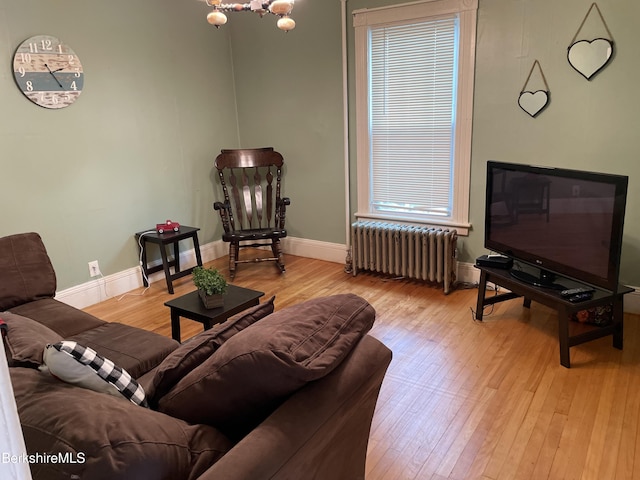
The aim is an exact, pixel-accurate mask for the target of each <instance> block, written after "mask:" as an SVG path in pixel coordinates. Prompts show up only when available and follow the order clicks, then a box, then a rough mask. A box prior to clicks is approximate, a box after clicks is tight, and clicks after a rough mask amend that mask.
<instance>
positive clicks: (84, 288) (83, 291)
mask: <svg viewBox="0 0 640 480" xmlns="http://www.w3.org/2000/svg"><path fill="white" fill-rule="evenodd" d="M282 250H283V252H284V253H285V254H289V255H295V256H299V257H307V258H315V259H318V260H325V261H327V262H334V263H341V264H344V263H345V259H346V256H347V249H346V246H345V245H342V244H339V243H329V242H320V241H317V240H307V239H304V238H296V237H287V238H284V239H283V240H282ZM200 252H201V255H202V261H203V262H204V263H207V262H210V261H212V260H215V259H216V258H220V257H223V256H225V255H227V253H228V244H226V243H224V242H223V241H222V240H218V241H215V242H211V243H207V244H205V245H201V246H200ZM195 262H196V257H195V253H194V251H193V249H191V250H187V251H184V252H181V254H180V264H181V265H185V266H188V265H194V264H195ZM158 263H159V261H158ZM140 270H141V268H140V267H139V266H138V267H133V268H129V269H127V270H123V271H121V272H117V273H114V274H112V275H107V276H106V277H100V278H98V279H96V280H91V281H89V282H86V283H83V284H81V285H77V286H75V287H71V288H67V289H65V290H62V291H60V292H57V293H56V298H57V299H58V300H60V301H62V302H65V303H67V304H69V305H72V306H74V307H76V308H85V307H88V306H89V305H94V304H96V303H99V302H102V301H104V300H107V299H108V298H111V297H117V296H120V295H124V294H125V293H127V292H130V291H131V290H134V289H136V288H140V287H141V286H142V285H143V284H142V275H141V272H140ZM457 278H458V281H459V282H464V283H472V284H473V283H475V284H477V283H478V282H479V281H480V271H479V270H478V269H477V268H475V267H474V266H473V263H464V262H458V275H457ZM149 281H150V282H151V283H154V282H158V281H161V282H164V281H165V278H164V273H163V272H156V273H154V274H153V275H151V277H150V278H149ZM632 288H633V289H634V291H633V292H631V293H629V294H627V295H625V296H624V311H625V312H626V313H633V314H640V287H632Z"/></svg>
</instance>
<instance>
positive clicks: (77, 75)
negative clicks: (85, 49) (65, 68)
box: [73, 67, 80, 78]
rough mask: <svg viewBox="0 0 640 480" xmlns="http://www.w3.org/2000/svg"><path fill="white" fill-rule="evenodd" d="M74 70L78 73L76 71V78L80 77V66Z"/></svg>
mask: <svg viewBox="0 0 640 480" xmlns="http://www.w3.org/2000/svg"><path fill="white" fill-rule="evenodd" d="M74 70H75V71H76V73H74V74H73V76H74V77H76V78H80V68H79V67H76V68H75V69H74Z"/></svg>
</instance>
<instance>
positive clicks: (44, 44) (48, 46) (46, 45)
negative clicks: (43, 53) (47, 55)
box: [41, 38, 53, 50]
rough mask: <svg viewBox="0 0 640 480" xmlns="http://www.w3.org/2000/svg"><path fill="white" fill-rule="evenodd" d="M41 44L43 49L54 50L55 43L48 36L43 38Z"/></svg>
mask: <svg viewBox="0 0 640 480" xmlns="http://www.w3.org/2000/svg"><path fill="white" fill-rule="evenodd" d="M41 45H42V49H43V50H53V44H52V42H51V40H49V39H48V38H45V39H43V40H42V42H41Z"/></svg>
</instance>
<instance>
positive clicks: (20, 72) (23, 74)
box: [18, 67, 26, 77]
mask: <svg viewBox="0 0 640 480" xmlns="http://www.w3.org/2000/svg"><path fill="white" fill-rule="evenodd" d="M18 73H19V74H20V76H21V77H24V76H25V74H26V72H25V70H24V67H18Z"/></svg>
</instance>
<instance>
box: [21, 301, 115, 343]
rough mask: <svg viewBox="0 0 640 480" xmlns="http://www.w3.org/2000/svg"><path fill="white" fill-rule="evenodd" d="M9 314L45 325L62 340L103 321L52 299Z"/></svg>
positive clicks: (25, 305) (22, 306)
mask: <svg viewBox="0 0 640 480" xmlns="http://www.w3.org/2000/svg"><path fill="white" fill-rule="evenodd" d="M11 313H15V314H17V315H22V316H23V317H28V318H30V319H32V320H35V321H36V322H39V323H42V324H43V325H46V326H47V327H49V328H50V329H51V330H53V331H54V332H56V333H57V334H58V335H60V336H61V337H62V338H68V337H69V336H71V335H75V334H78V333H80V332H84V331H85V330H89V329H91V328H95V327H97V326H100V325H103V324H104V323H106V322H105V321H104V320H100V319H99V318H96V317H94V316H93V315H90V314H88V313H86V312H83V311H82V310H79V309H77V308H75V307H72V306H71V305H67V304H66V303H63V302H60V301H58V300H55V299H53V298H44V299H41V300H35V301H32V302H29V303H25V304H23V305H18V306H15V307H13V308H11Z"/></svg>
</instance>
